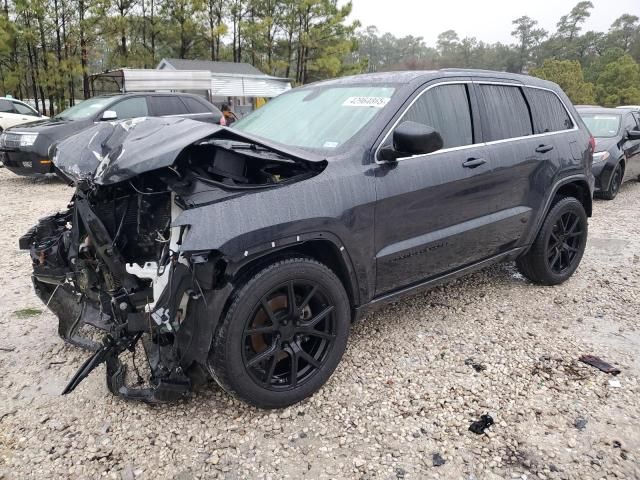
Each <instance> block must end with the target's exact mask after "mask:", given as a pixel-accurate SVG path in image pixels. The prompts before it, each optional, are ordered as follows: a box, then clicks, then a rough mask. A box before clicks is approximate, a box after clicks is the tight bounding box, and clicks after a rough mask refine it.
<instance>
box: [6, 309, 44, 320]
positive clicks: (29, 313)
mask: <svg viewBox="0 0 640 480" xmlns="http://www.w3.org/2000/svg"><path fill="white" fill-rule="evenodd" d="M41 313H42V310H40V309H39V308H31V307H29V308H23V309H21V310H16V311H15V312H13V314H14V315H15V316H16V317H18V318H29V317H37V316H38V315H40V314H41Z"/></svg>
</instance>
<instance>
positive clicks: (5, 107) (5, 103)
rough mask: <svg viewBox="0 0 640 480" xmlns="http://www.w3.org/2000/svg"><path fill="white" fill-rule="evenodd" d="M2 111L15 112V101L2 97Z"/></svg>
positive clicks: (0, 101)
mask: <svg viewBox="0 0 640 480" xmlns="http://www.w3.org/2000/svg"><path fill="white" fill-rule="evenodd" d="M0 112H2V113H14V108H13V102H10V101H9V100H5V99H4V98H0Z"/></svg>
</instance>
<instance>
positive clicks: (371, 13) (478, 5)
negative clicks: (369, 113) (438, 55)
mask: <svg viewBox="0 0 640 480" xmlns="http://www.w3.org/2000/svg"><path fill="white" fill-rule="evenodd" d="M591 1H592V3H593V5H594V8H593V10H591V17H590V18H589V19H588V20H587V22H586V24H585V26H584V31H586V30H597V31H607V30H608V29H609V26H610V25H611V23H612V22H613V21H614V20H615V19H616V18H618V17H619V16H620V15H621V14H623V13H631V14H633V15H637V16H639V17H640V0H591ZM352 2H353V13H352V15H351V18H353V19H357V20H360V22H361V23H362V26H363V27H366V26H368V25H375V26H376V27H378V29H379V30H380V32H381V33H385V32H390V33H392V34H393V35H395V36H399V37H402V36H405V35H414V36H417V37H424V39H425V41H426V43H427V45H428V46H432V47H433V46H435V43H436V38H437V37H438V34H439V33H441V32H444V31H445V30H449V29H453V30H455V31H456V32H458V35H459V36H460V38H464V37H467V36H468V37H476V38H477V39H478V40H484V41H485V42H489V43H493V42H503V43H512V42H513V41H514V39H513V38H512V37H511V31H512V30H513V28H512V25H511V21H512V20H514V19H516V18H518V17H520V16H522V15H528V16H529V17H531V18H533V19H535V20H538V22H539V24H540V25H541V26H542V27H543V28H544V29H545V30H547V31H549V32H553V31H555V26H556V23H557V22H558V19H559V18H560V17H561V16H562V15H565V14H567V13H569V11H571V9H572V8H573V7H574V6H575V5H576V4H577V3H578V0H528V1H522V0H511V1H509V0H445V1H442V0H437V1H434V0H431V1H429V0H352ZM342 3H344V1H343V2H342Z"/></svg>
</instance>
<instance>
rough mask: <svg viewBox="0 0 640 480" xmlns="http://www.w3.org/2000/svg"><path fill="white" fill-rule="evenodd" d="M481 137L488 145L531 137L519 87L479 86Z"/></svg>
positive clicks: (526, 111) (526, 108) (524, 102)
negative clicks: (496, 141) (508, 139)
mask: <svg viewBox="0 0 640 480" xmlns="http://www.w3.org/2000/svg"><path fill="white" fill-rule="evenodd" d="M478 89H479V91H480V98H479V103H480V116H481V118H482V133H483V135H484V140H485V141H486V142H492V141H494V140H503V139H506V138H515V137H525V136H527V135H531V134H532V132H533V128H532V126H531V117H530V115H529V108H528V107H527V102H526V101H525V99H524V96H523V95H522V90H520V87H515V86H514V87H511V86H506V85H482V84H480V85H478Z"/></svg>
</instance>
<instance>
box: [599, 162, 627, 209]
mask: <svg viewBox="0 0 640 480" xmlns="http://www.w3.org/2000/svg"><path fill="white" fill-rule="evenodd" d="M623 176H624V169H623V168H622V164H621V163H620V162H618V164H617V165H616V167H615V168H614V169H613V173H612V174H611V181H609V188H608V189H607V190H605V191H602V192H600V193H599V194H598V196H599V197H600V198H604V199H605V200H613V199H614V198H616V195H618V192H619V191H620V185H622V177H623Z"/></svg>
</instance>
